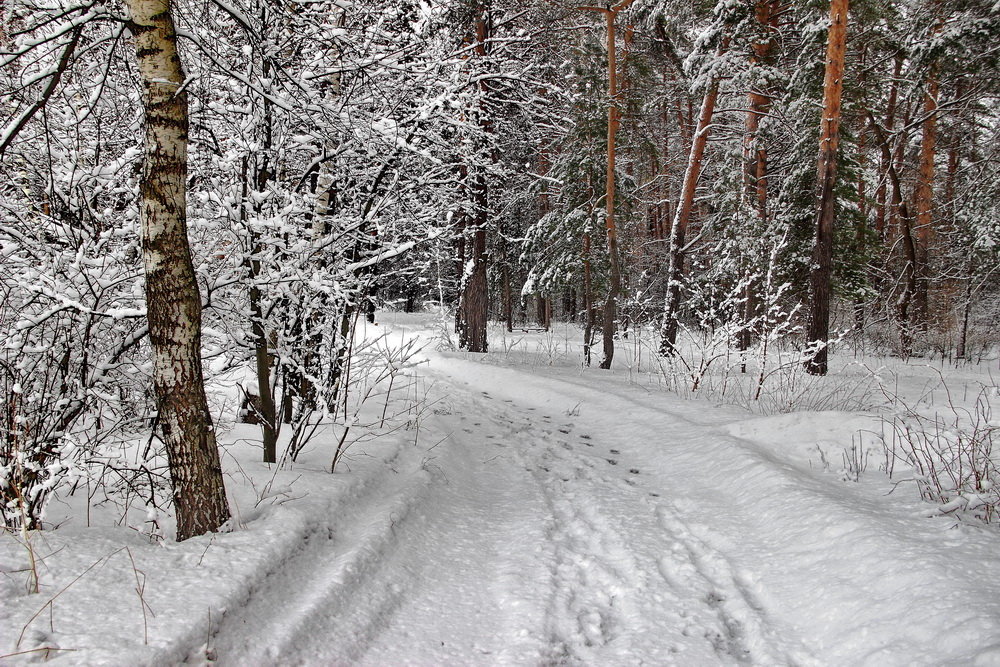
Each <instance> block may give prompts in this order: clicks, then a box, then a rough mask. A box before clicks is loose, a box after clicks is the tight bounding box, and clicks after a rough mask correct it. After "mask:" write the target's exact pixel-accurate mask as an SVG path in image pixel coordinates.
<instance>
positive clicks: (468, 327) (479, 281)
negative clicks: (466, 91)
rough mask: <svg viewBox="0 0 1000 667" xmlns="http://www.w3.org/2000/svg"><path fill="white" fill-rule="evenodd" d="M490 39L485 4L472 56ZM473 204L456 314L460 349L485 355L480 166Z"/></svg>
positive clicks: (484, 197)
mask: <svg viewBox="0 0 1000 667" xmlns="http://www.w3.org/2000/svg"><path fill="white" fill-rule="evenodd" d="M489 37H490V23H489V8H488V7H487V5H486V3H482V4H481V5H480V6H479V14H478V15H477V17H476V24H475V48H474V51H475V54H476V56H477V57H479V58H483V59H485V58H486V56H487V40H488V39H489ZM488 93H489V86H488V83H487V81H486V80H485V79H483V80H481V81H480V82H479V94H480V95H481V96H486V95H487V94H488ZM477 112H478V113H477V115H478V118H479V128H480V130H481V131H482V132H483V134H484V135H489V134H491V133H492V131H493V126H492V122H491V121H490V119H489V118H488V117H487V111H486V109H485V108H484V107H483V106H482V104H480V107H479V109H478V110H477ZM470 171H471V172H472V178H471V181H472V183H471V187H470V191H471V194H472V202H473V207H474V212H473V225H472V234H471V237H472V239H471V240H472V244H471V245H472V247H471V252H470V253H469V255H470V256H469V257H468V258H467V261H471V262H472V269H471V271H469V270H465V275H466V278H465V282H464V284H463V289H462V295H461V300H460V302H459V310H460V311H461V313H462V314H461V320H462V327H461V329H460V330H459V337H458V344H459V347H461V348H463V349H466V350H468V351H469V352H486V351H487V348H488V344H487V340H486V324H487V319H488V316H489V291H488V287H489V284H488V281H487V271H486V268H487V255H486V225H487V223H488V222H489V194H488V190H487V187H488V186H487V182H486V170H485V168H484V167H482V166H481V165H479V166H475V167H473V168H472V169H471V170H470Z"/></svg>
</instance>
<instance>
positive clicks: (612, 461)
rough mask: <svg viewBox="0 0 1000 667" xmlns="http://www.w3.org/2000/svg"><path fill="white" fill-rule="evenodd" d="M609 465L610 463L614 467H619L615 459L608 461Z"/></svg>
mask: <svg viewBox="0 0 1000 667" xmlns="http://www.w3.org/2000/svg"><path fill="white" fill-rule="evenodd" d="M608 463H610V464H611V465H613V466H616V465H618V461H616V460H615V459H608Z"/></svg>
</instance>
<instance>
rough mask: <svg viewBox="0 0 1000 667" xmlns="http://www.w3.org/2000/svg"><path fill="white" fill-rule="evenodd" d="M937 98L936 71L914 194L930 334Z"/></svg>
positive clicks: (921, 293) (923, 318)
mask: <svg viewBox="0 0 1000 667" xmlns="http://www.w3.org/2000/svg"><path fill="white" fill-rule="evenodd" d="M937 98H938V77H937V74H936V73H935V72H932V73H931V75H930V77H929V79H928V81H927V90H926V91H925V93H924V114H925V117H924V121H923V123H922V125H923V128H922V136H921V139H920V172H919V175H918V177H917V188H916V192H915V193H914V208H915V209H916V216H917V228H916V234H917V265H916V271H917V293H916V294H915V295H914V299H913V301H914V310H915V311H916V312H915V313H914V316H915V319H916V323H917V327H918V328H919V329H920V330H921V331H922V332H926V330H927V326H928V322H929V319H930V307H929V297H928V291H929V282H930V270H929V267H928V262H929V258H930V247H931V243H932V239H933V236H934V220H933V205H934V157H935V154H936V151H937Z"/></svg>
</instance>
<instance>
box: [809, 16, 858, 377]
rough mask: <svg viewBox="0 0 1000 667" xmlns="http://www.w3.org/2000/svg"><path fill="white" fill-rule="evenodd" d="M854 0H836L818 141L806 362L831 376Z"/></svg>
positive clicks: (818, 372)
mask: <svg viewBox="0 0 1000 667" xmlns="http://www.w3.org/2000/svg"><path fill="white" fill-rule="evenodd" d="M848 5H849V0H831V2H830V31H829V34H828V39H827V47H826V76H825V78H824V80H823V117H822V118H821V120H820V127H821V132H820V140H819V165H818V172H819V178H818V180H819V188H820V197H819V214H818V215H817V223H816V238H815V243H814V246H813V256H812V271H811V275H810V283H811V288H812V302H811V304H810V314H809V331H808V333H807V340H808V341H809V342H810V343H816V344H818V345H819V347H818V348H817V349H816V351H815V352H814V353H813V355H812V357H811V358H809V359H808V360H806V362H805V367H806V371H807V372H808V373H809V374H811V375H826V372H827V368H828V363H827V362H828V354H829V349H828V348H829V346H828V342H829V339H830V301H831V299H832V296H833V223H834V217H835V214H836V208H837V195H836V193H835V191H834V190H835V186H836V184H837V149H838V147H839V145H840V98H841V93H842V91H843V88H844V54H845V51H846V49H847V11H848Z"/></svg>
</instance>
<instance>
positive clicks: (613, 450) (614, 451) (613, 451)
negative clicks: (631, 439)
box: [611, 449, 621, 454]
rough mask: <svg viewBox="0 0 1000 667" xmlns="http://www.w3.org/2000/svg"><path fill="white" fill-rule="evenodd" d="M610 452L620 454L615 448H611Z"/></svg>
mask: <svg viewBox="0 0 1000 667" xmlns="http://www.w3.org/2000/svg"><path fill="white" fill-rule="evenodd" d="M611 453H612V454H621V452H620V451H618V450H617V449H612V450H611Z"/></svg>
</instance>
